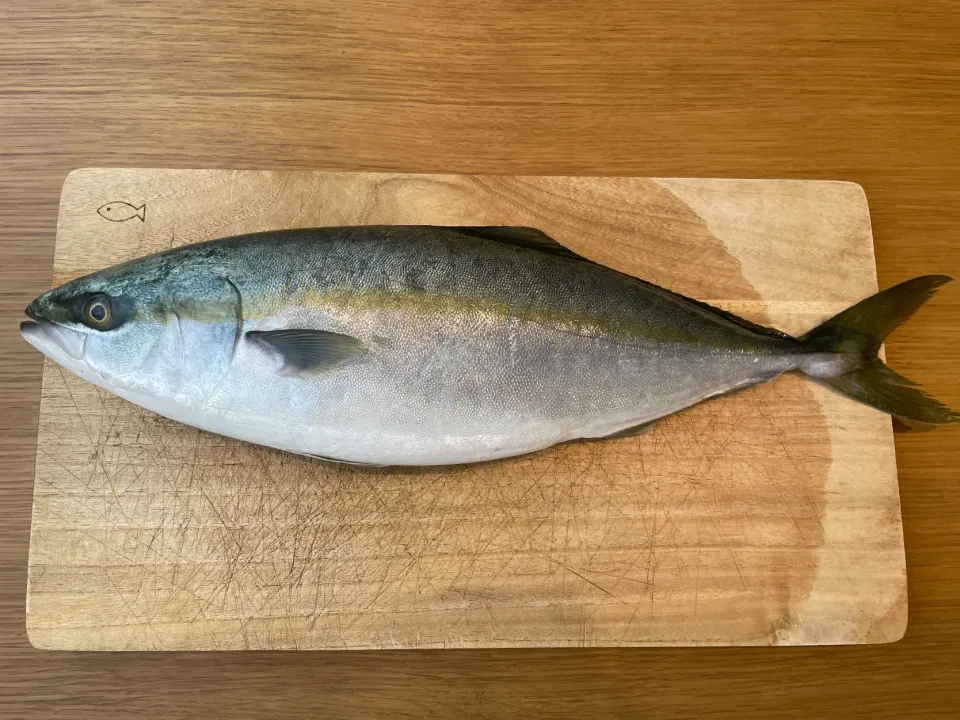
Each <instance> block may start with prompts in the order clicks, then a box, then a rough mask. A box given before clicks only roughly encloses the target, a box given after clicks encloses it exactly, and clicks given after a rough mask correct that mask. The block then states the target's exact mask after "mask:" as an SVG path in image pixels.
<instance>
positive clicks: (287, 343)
mask: <svg viewBox="0 0 960 720" xmlns="http://www.w3.org/2000/svg"><path fill="white" fill-rule="evenodd" d="M949 280H950V278H948V277H945V276H937V275H935V276H926V277H921V278H916V279H914V280H910V281H907V282H905V283H902V284H900V285H897V286H895V287H892V288H889V289H887V290H885V291H883V292H881V293H878V294H877V295H874V296H872V297H869V298H867V299H865V300H863V301H861V302H860V303H858V304H856V305H854V306H853V307H851V308H850V309H848V310H846V311H844V312H842V313H840V314H839V315H837V316H835V317H834V318H832V319H830V320H828V321H827V322H825V323H823V324H822V325H820V326H818V327H816V328H814V329H813V330H811V331H810V332H808V333H807V334H806V335H804V336H802V337H799V338H795V337H791V336H789V335H785V334H784V333H781V332H778V331H776V330H773V329H770V328H765V327H761V326H759V325H755V324H753V323H751V322H748V321H747V320H744V319H743V318H740V317H737V316H736V315H733V314H731V313H728V312H724V311H721V310H718V309H716V308H713V307H711V306H709V305H707V304H704V303H701V302H698V301H696V300H693V299H690V298H687V297H683V296H681V295H678V294H676V293H673V292H671V291H669V290H666V289H664V288H661V287H658V286H656V285H652V284H650V283H647V282H644V281H642V280H639V279H636V278H634V277H630V276H628V275H624V274H622V273H619V272H616V271H614V270H611V269H609V268H606V267H603V266H601V265H598V264H596V263H594V262H591V261H590V260H588V259H586V258H584V257H581V256H579V255H577V254H575V253H573V252H572V251H570V250H568V249H566V248H565V247H563V246H562V245H559V244H558V243H556V242H555V241H554V240H552V239H551V238H549V237H548V236H546V235H544V234H543V233H542V232H540V231H538V230H535V229H532V228H518V227H433V226H368V227H338V228H322V229H314V230H289V231H280V232H266V233H259V234H255V235H246V236H240V237H233V238H225V239H221V240H214V241H211V242H207V243H201V244H197V245H189V246H185V247H181V248H178V249H176V250H171V251H168V252H163V253H159V254H157V255H152V256H150V257H146V258H142V259H139V260H135V261H132V262H127V263H124V264H121V265H117V266H114V267H111V268H108V269H105V270H102V271H100V272H96V273H93V274H91V275H88V276H86V277H82V278H79V279H77V280H74V281H72V282H69V283H67V284H65V285H62V286H60V287H58V288H55V289H54V290H51V291H50V292H47V293H45V294H44V295H41V296H40V297H38V298H37V299H36V300H34V301H33V302H32V303H31V304H30V306H29V307H28V308H27V311H26V312H27V315H29V316H30V317H31V318H32V319H33V321H34V322H25V323H24V324H23V325H22V326H21V332H22V334H23V336H24V338H26V340H27V341H28V342H30V343H31V344H33V345H34V346H35V347H36V348H38V349H39V350H40V351H41V352H43V353H44V354H45V355H47V356H49V357H50V358H52V359H53V360H55V361H56V362H58V363H60V364H61V365H63V366H64V367H65V368H67V369H68V370H71V371H72V372H74V373H76V374H77V375H79V376H80V377H82V378H84V379H86V380H89V381H90V382H92V383H94V384H96V385H99V386H101V387H104V388H106V389H107V390H109V391H111V392H113V393H115V394H117V395H119V396H120V397H123V398H126V399H127V400H129V401H131V402H133V403H136V404H137V405H140V406H142V407H145V408H147V409H149V410H152V411H154V412H157V413H159V414H161V415H164V416H167V417H169V418H172V419H174V420H178V421H180V422H184V423H187V424H189V425H193V426H196V427H198V428H202V429H204V430H208V431H210V432H214V433H219V434H221V435H227V436H230V437H234V438H239V439H241V440H246V441H249V442H253V443H259V444H262V445H268V446H272V447H276V448H281V449H283V450H288V451H291V452H295V453H301V454H307V455H313V456H318V457H323V458H327V459H335V460H339V461H344V462H354V463H370V464H382V465H438V464H453V463H470V462H478V461H483V460H491V459H494V458H502V457H509V456H514V455H520V454H523V453H529V452H533V451H536V450H540V449H542V448H546V447H549V446H551V445H554V444H556V443H562V442H566V441H570V440H576V439H582V438H606V437H619V436H624V435H629V434H634V433H639V432H643V431H645V430H646V429H648V428H650V427H651V426H652V424H653V423H654V422H656V421H657V420H658V419H660V418H663V417H664V416H667V415H670V414H672V413H676V412H679V411H681V410H683V409H684V408H687V407H690V406H691V405H695V404H697V403H699V402H701V401H703V400H706V399H707V398H712V397H716V396H718V395H723V394H725V393H729V392H732V391H735V390H739V389H741V388H746V387H750V386H753V385H757V384H759V383H763V382H766V381H768V380H771V379H773V378H775V377H777V376H778V375H780V374H782V373H785V372H798V373H801V374H803V375H806V376H807V377H809V378H811V379H813V380H815V381H816V382H820V383H823V384H825V385H828V386H830V387H832V388H833V389H834V390H837V391H839V392H840V393H843V394H844V395H846V396H848V397H850V398H852V399H854V400H858V401H860V402H863V403H866V404H868V405H871V406H873V407H875V408H878V409H879V410H882V411H884V412H886V413H890V414H893V415H897V416H900V417H902V418H906V419H910V420H914V421H918V422H923V423H950V422H957V421H960V413H956V412H953V411H951V410H950V409H948V408H946V407H945V406H943V405H942V404H940V403H939V402H937V401H936V400H934V399H932V398H930V397H928V396H927V395H925V394H924V393H923V392H922V391H920V390H919V389H918V388H916V387H915V386H914V385H913V383H911V382H910V381H908V380H906V379H905V378H903V377H901V376H900V375H897V374H896V373H895V372H893V371H892V370H890V369H889V368H887V367H886V366H885V365H884V364H883V363H882V362H881V361H880V360H879V359H878V357H877V351H878V349H879V347H880V343H881V342H882V340H883V338H884V337H885V336H886V335H887V334H888V333H889V332H890V331H892V330H893V329H894V328H895V327H896V326H897V325H898V324H899V323H900V322H902V321H904V320H905V319H907V318H908V317H909V316H910V315H911V314H913V312H914V311H916V310H917V308H919V307H920V305H922V304H923V302H924V301H925V300H926V299H927V298H929V297H930V295H931V294H932V293H933V291H934V290H935V289H936V288H937V287H939V286H940V285H942V284H943V283H945V282H947V281H949Z"/></svg>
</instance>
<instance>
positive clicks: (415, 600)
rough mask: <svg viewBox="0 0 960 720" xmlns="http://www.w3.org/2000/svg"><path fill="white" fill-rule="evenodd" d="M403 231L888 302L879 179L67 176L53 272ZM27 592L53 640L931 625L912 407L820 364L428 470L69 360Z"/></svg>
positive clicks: (184, 642) (795, 305)
mask: <svg viewBox="0 0 960 720" xmlns="http://www.w3.org/2000/svg"><path fill="white" fill-rule="evenodd" d="M118 201H120V202H125V203H126V205H120V204H118ZM138 208H139V212H137V209H138ZM380 223H387V224H391V223H392V224H411V223H413V224H417V223H422V224H428V225H477V224H492V225H521V226H530V225H533V226H536V227H538V228H540V229H541V230H543V231H544V232H546V233H548V234H549V235H550V236H551V237H553V238H555V239H556V240H558V241H559V242H561V243H563V244H564V245H566V246H568V247H570V248H571V249H573V250H575V251H578V252H580V253H582V254H584V255H587V256H589V257H591V258H594V259H597V260H602V261H605V262H607V263H608V264H609V265H611V266H613V267H617V268H618V269H621V270H623V271H625V272H628V273H632V274H634V275H638V276H640V275H642V276H643V277H644V278H645V279H648V280H651V281H653V282H656V283H659V284H661V285H664V286H666V287H670V288H673V289H675V290H677V291H679V292H682V293H685V294H690V295H695V296H697V297H699V298H701V299H706V300H708V301H709V302H711V303H714V304H716V305H720V306H722V307H724V308H727V309H730V310H733V311H735V312H738V313H739V314H741V315H744V316H746V317H748V318H749V319H752V320H754V321H756V322H762V323H766V324H773V325H775V326H777V327H779V328H781V329H784V330H786V331H789V332H794V333H799V332H803V331H805V330H807V329H809V328H810V327H813V326H815V325H816V324H818V323H819V322H821V321H822V320H824V319H826V318H827V317H830V316H831V315H834V314H836V313H837V312H839V311H840V310H842V309H844V308H846V307H847V306H849V305H850V304H852V303H853V302H855V301H856V300H859V299H861V298H862V297H865V296H867V295H869V294H871V293H873V292H875V291H876V289H877V288H876V280H875V277H876V270H875V267H874V260H873V238H872V234H871V230H870V218H869V212H868V209H867V203H866V198H865V197H864V194H863V191H862V189H861V188H860V187H859V186H857V185H855V184H852V183H833V182H810V181H777V180H758V181H738V180H652V179H644V178H596V177H594V178H581V177H529V176H528V177H522V176H478V175H473V176H465V175H401V174H385V173H331V172H313V173H309V172H286V173H277V172H254V171H247V172H237V171H223V170H210V171H202V170H197V171H189V170H181V171H176V170H118V169H102V170H96V169H85V170H78V171H75V172H73V173H71V174H70V176H69V177H68V178H67V181H66V183H65V184H64V188H63V193H62V196H61V204H60V213H59V222H58V227H57V246H56V254H55V257H54V282H55V283H57V284H59V283H62V282H66V281H68V280H71V279H73V278H75V277H79V276H81V275H85V274H87V273H89V272H92V271H94V270H97V269H99V268H100V267H102V265H103V258H107V257H109V258H110V260H109V262H110V263H113V262H122V261H124V260H130V259H134V258H136V257H140V256H143V255H145V254H149V253H153V252H158V251H161V250H165V249H167V248H169V247H172V246H174V247H175V246H179V245H182V244H184V243H188V242H196V241H203V240H209V239H213V238H216V237H224V236H227V235H236V234H241V233H246V232H257V231H261V230H268V229H277V228H285V227H318V226H325V225H338V224H343V225H356V224H380ZM29 577H30V582H29V590H28V597H27V605H28V607H29V612H28V614H27V630H28V633H29V635H30V638H31V641H32V642H33V644H34V645H35V646H38V647H44V648H53V649H79V650H151V649H167V650H170V649H174V650H214V649H259V650H264V649H288V648H297V649H317V648H319V649H370V648H375V649H383V648H430V647H435V648H437V647H439V648H452V647H557V646H561V647H562V646H579V647H589V646H630V645H753V644H787V645H790V644H829V643H862V642H891V641H894V640H898V639H899V638H900V637H901V636H902V635H903V632H904V630H905V628H906V619H907V603H906V571H905V568H904V558H903V539H902V530H901V525H900V507H899V496H898V493H897V476H896V463H895V460H894V450H893V433H892V431H891V423H890V419H889V418H888V417H886V416H884V415H882V414H881V413H878V412H875V411H872V410H870V409H869V408H865V407H863V406H861V405H859V404H857V403H854V402H850V401H846V400H844V399H843V398H840V397H838V396H837V395H836V394H835V393H832V392H830V391H828V390H826V389H824V388H821V387H819V386H817V385H814V384H812V383H809V382H804V381H802V380H800V379H799V378H797V377H785V378H781V379H779V380H778V381H777V382H775V383H772V384H770V385H766V386H764V387H762V388H756V389H753V390H751V391H748V392H745V393H742V394H739V395H737V396H734V397H729V398H725V399H723V400H722V401H717V402H714V403H708V404H706V405H703V406H701V407H698V408H696V409H695V410H692V411H690V412H685V413H681V414H679V415H677V416H675V417H672V418H670V419H669V420H667V421H665V422H663V423H662V424H661V425H659V426H658V427H657V428H656V429H654V430H653V431H652V432H651V433H649V434H646V435H644V436H642V437H634V438H624V439H621V440H617V441H608V442H602V443H574V444H569V445H564V446H560V447H556V448H551V449H549V450H547V451H544V452H540V453H534V454H532V455H528V456H525V457H521V458H513V459H509V460H505V461H502V462H496V463H485V464H481V465H475V466H461V467H449V468H439V469H427V470H414V469H390V468H387V469H369V468H358V467H351V466H342V465H333V464H330V463H324V462H318V461H314V460H309V459H303V458H298V457H294V456H291V455H288V454H285V453H281V452H276V451H272V450H268V449H264V448H259V447H256V446H253V445H249V444H246V443H241V442H236V441H232V440H228V439H226V438H222V437H218V436H215V435H211V434H208V433H203V432H199V431H195V430H192V429H189V428H185V427H184V426H182V425H179V424H177V423H174V422H170V421H167V420H164V419H163V418H160V417H157V416H155V415H153V414H151V413H147V412H144V411H143V410H141V409H139V408H136V407H134V406H133V405H131V404H129V403H127V402H124V401H122V400H119V399H118V398H116V397H113V396H111V395H110V394H109V393H106V392H104V391H102V390H100V389H98V388H96V387H94V386H92V385H89V384H87V383H85V382H84V381H82V380H80V379H79V378H76V377H75V376H73V375H71V374H70V373H68V372H65V371H64V370H63V369H62V368H60V367H59V366H57V365H56V364H55V363H48V365H47V368H46V371H45V373H44V382H43V397H42V402H41V410H40V430H39V439H38V458H37V465H36V478H35V495H34V506H33V527H32V540H31V548H30V568H29Z"/></svg>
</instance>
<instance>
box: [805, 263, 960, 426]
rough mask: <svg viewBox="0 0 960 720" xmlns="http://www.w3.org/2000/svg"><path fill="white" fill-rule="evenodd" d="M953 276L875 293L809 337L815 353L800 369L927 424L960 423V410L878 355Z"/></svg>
mask: <svg viewBox="0 0 960 720" xmlns="http://www.w3.org/2000/svg"><path fill="white" fill-rule="evenodd" d="M951 280H952V278H949V277H947V276H946V275H926V276H924V277H918V278H914V279H913V280H907V281H906V282H902V283H900V284H899V285H895V286H893V287H891V288H888V289H886V290H883V291H882V292H878V293H877V294H876V295H871V296H870V297H868V298H867V299H866V300H861V301H860V302H858V303H857V304H856V305H854V306H852V307H850V308H847V309H846V310H844V311H843V312H842V313H840V314H839V315H835V316H834V317H832V318H830V319H829V320H827V321H826V322H825V323H823V324H822V325H818V326H817V327H815V328H814V329H813V330H811V331H810V332H808V333H807V334H806V335H804V336H803V337H802V338H800V339H801V341H803V343H804V345H805V347H806V349H807V351H808V353H809V355H807V358H808V359H807V360H806V361H805V363H803V364H802V365H801V367H800V368H799V370H800V372H802V373H804V374H805V375H807V376H809V377H811V378H813V379H814V380H816V381H817V382H819V383H822V384H824V385H828V386H830V387H832V388H833V389H834V390H836V391H838V392H840V393H842V394H843V395H846V396H847V397H850V398H853V399H854V400H858V401H859V402H862V403H864V404H866V405H870V406H871V407H875V408H877V409H878V410H882V411H883V412H885V413H889V414H890V415H896V416H897V417H900V418H903V419H905V420H913V421H915V422H921V423H933V424H941V423H954V422H960V413H957V412H954V411H953V410H951V409H950V408H948V407H947V406H946V405H944V404H943V403H941V402H939V401H937V400H935V399H934V398H932V397H930V396H929V395H927V394H926V393H924V392H923V391H922V390H921V389H920V388H918V387H917V386H916V383H914V382H912V381H911V380H908V379H907V378H905V377H903V376H902V375H898V374H897V373H895V372H894V371H893V370H891V369H890V368H888V367H887V366H886V365H884V364H883V361H882V360H880V358H879V357H877V352H878V351H879V350H880V345H881V343H882V342H883V339H884V338H885V337H887V335H889V334H890V333H891V332H892V331H893V330H894V328H896V327H897V326H898V325H900V324H901V323H903V322H904V321H906V320H907V319H908V318H909V317H910V316H911V315H913V314H914V313H915V312H916V311H917V309H918V308H919V307H920V306H921V305H923V304H924V303H925V302H926V301H927V300H929V299H930V297H931V296H932V295H933V294H934V292H935V291H936V289H937V288H938V287H940V286H941V285H943V284H944V283H948V282H950V281H951Z"/></svg>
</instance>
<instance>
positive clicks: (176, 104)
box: [0, 0, 960, 718]
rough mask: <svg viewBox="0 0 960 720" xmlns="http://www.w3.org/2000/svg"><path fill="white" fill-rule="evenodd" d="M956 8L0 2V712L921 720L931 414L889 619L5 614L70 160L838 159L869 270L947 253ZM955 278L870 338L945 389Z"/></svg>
mask: <svg viewBox="0 0 960 720" xmlns="http://www.w3.org/2000/svg"><path fill="white" fill-rule="evenodd" d="M958 35H960V13H957V12H956V4H955V3H954V2H952V1H950V0H935V1H933V2H926V3H922V4H908V3H904V2H897V1H891V0H879V2H878V1H876V0H874V1H871V2H866V0H858V1H851V0H843V1H841V2H827V1H826V0H813V1H812V2H806V3H802V4H801V3H789V4H788V3H755V2H749V1H747V0H733V1H732V2H727V3H722V4H713V5H705V4H704V3H699V2H698V3H694V2H688V1H686V0H682V1H681V2H659V1H657V0H651V2H643V3H637V2H626V1H625V0H624V1H619V0H613V1H612V2H609V3H605V4H603V5H602V6H597V5H596V4H590V3H575V2H567V1H564V0H560V1H558V2H554V3H545V4H540V5H529V4H518V3H513V2H500V1H496V0H495V1H494V2H487V3H483V4H482V5H477V4H475V3H465V2H459V1H456V0H455V1H454V2H442V3H441V2H432V1H431V2H426V3H423V2H418V3H412V2H405V1H403V0H397V1H395V2H386V3H384V2H377V3H368V2H357V3H347V4H343V3H332V2H311V3H305V2H296V1H295V0H283V1H281V2H277V3H263V2H256V1H254V0H244V1H240V2H232V3H229V4H224V5H222V6H218V7H211V6H210V5H209V4H207V5H204V6H200V5H198V4H196V3H175V2H168V3H142V4H130V3H120V2H100V1H97V0H86V1H85V2H81V3H70V4H59V5H49V4H43V3H33V4H27V3H4V4H2V5H0V95H2V96H0V152H2V154H3V160H2V162H0V236H2V240H3V243H2V250H0V252H2V253H3V262H2V263H0V301H2V303H3V308H4V310H5V312H4V313H3V316H2V317H3V323H4V325H3V332H4V335H3V336H4V338H5V339H7V340H8V342H6V343H3V344H2V345H0V373H2V374H0V387H2V392H0V398H2V402H3V409H4V412H3V413H2V414H0V423H2V432H0V458H2V463H3V469H4V471H3V472H2V473H0V493H2V498H0V608H2V611H0V666H2V669H3V672H2V673H0V693H2V694H3V696H4V702H3V703H0V714H3V715H6V716H8V717H17V718H23V717H64V716H66V717H97V718H114V717H130V716H133V715H148V716H152V715H160V714H162V715H163V716H164V717H171V718H177V717H188V716H195V715H206V716H210V715H215V714H216V715H227V716H238V717H249V716H252V715H269V716H270V717H297V718H301V717H304V718H305V717H316V716H318V715H323V716H324V717H336V716H340V717H371V716H387V715H390V716H411V717H424V716H431V717H438V716H450V715H456V716H459V717H464V716H466V717H498V718H500V717H521V716H522V717H530V716H569V715H571V714H574V713H576V714H578V715H591V716H617V717H630V716H637V715H652V716H657V717H667V716H673V717H690V716H694V715H697V716H699V715H714V716H736V717H742V716H745V715H751V714H753V715H757V716H763V717H766V716H770V715H781V716H782V715H787V716H798V717H809V716H811V715H817V716H819V717H827V716H840V715H842V716H844V717H851V716H869V717H881V716H890V717H904V716H909V717H933V716H936V715H938V714H939V715H940V716H943V714H944V712H945V709H946V708H950V707H954V706H956V704H957V702H958V700H960V689H958V688H960V668H958V666H957V663H956V647H957V644H958V642H960V610H958V608H960V582H958V580H960V565H958V563H957V561H956V558H957V557H958V553H960V500H958V495H957V480H958V477H957V473H958V471H957V468H958V466H960V442H958V435H957V430H956V429H949V430H943V431H936V432H930V433H906V434H899V435H898V436H897V438H896V444H897V462H898V470H899V477H900V489H901V501H902V513H903V523H904V534H905V545H906V553H907V574H908V581H909V593H910V618H909V627H908V630H907V635H906V637H905V639H904V640H902V641H901V642H899V643H896V644H893V645H884V646H861V647H848V648H778V649H776V650H772V651H771V650H769V649H766V648H763V649H749V648H743V649H715V650H703V649H658V650H650V649H646V650H627V649H616V650H614V649H611V650H589V649H580V650H553V651H549V650H497V651H494V650H489V651H483V650H477V651H462V652H461V651H442V652H441V651H436V652H434V651H402V652H365V653H286V654H284V653H228V654H223V653H214V654H190V653H168V654H143V655H140V654H135V655H130V654H124V655H122V656H117V655H114V654H109V653H98V654H73V653H51V652H42V651H35V650H32V649H30V648H29V646H28V644H27V638H26V634H25V630H24V591H25V588H26V562H27V542H28V530H29V524H30V498H31V493H32V485H33V483H32V476H33V470H32V468H33V458H34V453H35V447H36V428H37V417H38V415H37V414H38V407H39V398H40V375H41V369H42V366H41V364H40V363H39V362H38V360H37V358H36V354H35V352H34V351H33V350H32V348H29V347H27V346H26V345H25V344H23V343H22V342H21V341H20V340H19V338H18V337H17V333H16V326H17V325H18V323H19V321H20V319H21V318H22V315H21V311H22V309H23V307H24V306H25V305H26V303H27V302H28V301H29V299H30V298H32V297H33V296H34V295H36V294H37V293H39V292H40V291H42V290H43V289H44V288H45V287H49V285H50V280H51V268H52V258H53V245H54V233H55V227H56V214H57V203H58V198H59V193H60V187H61V185H62V183H63V179H64V177H65V176H66V174H67V172H68V171H70V170H71V169H73V168H76V167H82V166H90V165H100V166H104V165H124V166H148V167H149V166H166V167H178V166H179V167H184V166H185V167H226V168H229V167H257V168H271V169H276V170H290V169H304V170H311V169H317V168H328V169H342V170H364V169H370V170H385V171H400V172H410V171H419V172H431V171H432V172H451V171H459V172H481V173H527V174H531V173H536V174H554V175H570V174H596V175H611V174H620V175H636V176H708V177H709V176H713V177H794V178H810V179H822V178H825V177H826V178H837V179H844V180H852V181H855V182H859V183H861V184H862V185H863V186H864V187H865V189H866V191H867V194H868V196H869V197H870V202H871V213H872V218H873V226H874V235H875V242H876V252H877V263H878V273H879V282H880V285H881V286H887V285H890V284H892V283H894V282H897V281H898V280H902V279H905V278H907V277H911V276H913V275H918V274H922V273H925V272H945V273H948V274H951V275H954V276H955V277H956V276H957V274H958V273H960V248H958V245H957V227H960V143H958V142H957V139H958V138H957V125H956V117H957V115H958V112H960V87H958V85H957V81H956V78H957V76H958V70H960V59H958V56H957V54H956V52H955V39H956V37H958ZM958 327H960V292H958V291H957V290H956V289H955V287H948V288H945V290H944V291H943V292H942V293H941V294H940V296H939V297H938V298H936V299H935V300H934V301H933V302H932V303H931V305H930V306H929V307H928V308H927V309H925V310H923V311H921V313H919V314H918V315H917V316H916V317H915V318H914V319H913V320H912V321H911V323H910V324H909V325H908V326H907V328H905V329H904V330H902V331H900V332H899V333H897V334H896V335H894V336H893V337H892V338H891V340H890V342H889V343H888V346H887V351H888V357H889V358H890V359H891V361H892V364H893V365H894V366H895V367H897V368H898V369H900V370H901V371H903V372H904V373H905V374H907V375H910V376H913V377H916V378H917V379H919V380H921V381H923V383H924V384H925V385H926V386H927V387H928V388H929V389H930V390H931V391H932V392H933V393H934V394H936V395H938V396H939V397H941V398H943V399H944V400H946V401H948V402H950V403H952V404H953V405H954V406H957V405H958V404H960V389H958V387H957V385H956V382H955V379H956V369H957V367H960V343H958V342H957V339H958V335H957V332H958V331H957V328H958Z"/></svg>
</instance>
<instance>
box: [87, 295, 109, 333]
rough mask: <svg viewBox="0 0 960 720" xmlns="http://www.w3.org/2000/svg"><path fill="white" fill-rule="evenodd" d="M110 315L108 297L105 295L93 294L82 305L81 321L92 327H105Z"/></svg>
mask: <svg viewBox="0 0 960 720" xmlns="http://www.w3.org/2000/svg"><path fill="white" fill-rule="evenodd" d="M112 316H113V312H112V310H111V307H110V298H109V297H107V296H106V295H102V294H101V295H94V296H93V297H91V298H90V299H89V300H87V302H86V303H85V304H84V306H83V321H84V322H85V323H86V324H87V325H89V326H90V327H92V328H97V329H103V328H106V327H107V326H108V325H110V320H111V318H112Z"/></svg>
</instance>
